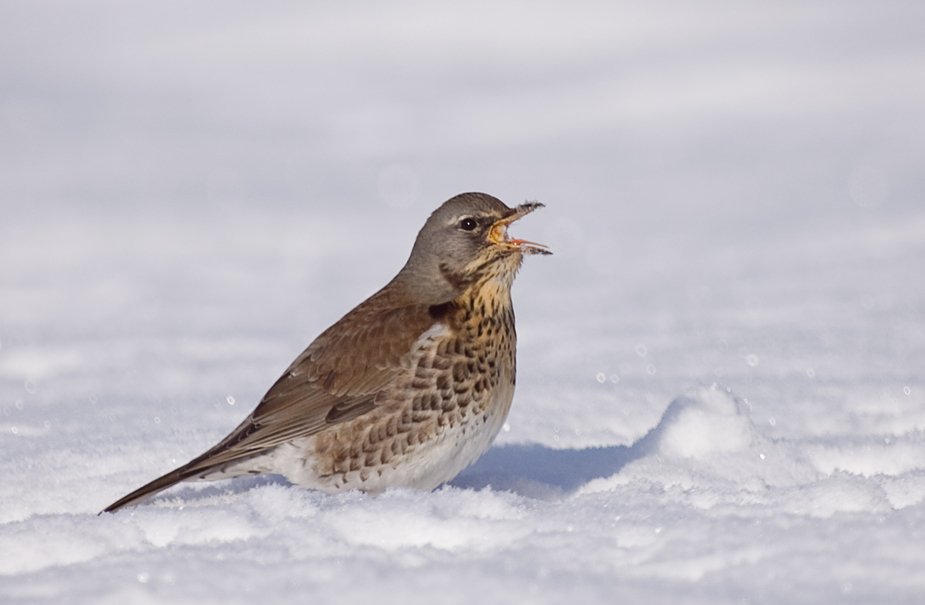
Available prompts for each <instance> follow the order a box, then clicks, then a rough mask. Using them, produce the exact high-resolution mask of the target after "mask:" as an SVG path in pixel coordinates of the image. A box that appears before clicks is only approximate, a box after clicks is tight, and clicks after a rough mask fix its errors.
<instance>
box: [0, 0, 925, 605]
mask: <svg viewBox="0 0 925 605" xmlns="http://www.w3.org/2000/svg"><path fill="white" fill-rule="evenodd" d="M922 31H925V5H923V4H922V3H921V2H912V1H909V2H890V3H878V2H823V1H814V2H801V3H789V2H786V3H785V2H774V3H772V2H768V3H748V4H744V3H737V2H701V3H686V2H667V3H658V4H653V3H648V2H637V3H629V2H620V3H616V2H600V3H590V2H586V3H574V2H573V3H570V5H569V8H564V5H561V4H553V3H545V2H512V1H508V0H504V1H493V2H486V3H478V2H468V3H466V4H465V7H462V6H461V5H458V4H442V3H434V2H431V3H414V2H396V3H389V4H386V3H372V2H369V3H339V4H336V5H334V4H331V5H329V6H323V5H320V3H298V2H264V3H244V2H198V3H186V2H175V3H170V2H158V3H147V4H144V3H108V2H83V3H79V4H74V3H67V2H62V3H45V2H4V3H3V4H2V6H0V213H2V214H0V406H2V412H0V414H2V415H0V452H2V454H3V455H2V456H0V477H2V481H0V544H2V548H0V600H2V601H3V602H4V603H101V602H110V603H136V602H137V603H182V602H189V603H213V602H215V603H219V602H220V603H225V604H228V603H249V602H253V603H256V602H278V601H282V600H283V599H286V600H289V601H292V600H296V601H297V602H316V603H322V602H360V601H366V602H368V601H371V600H375V601H376V602H385V603H388V602H401V603H473V602H479V603H510V602H520V603H557V604H558V603H563V602H576V603H577V602H582V603H585V602H601V603H613V602H626V603H705V604H715V603H788V604H792V603H869V602H889V603H915V602H920V600H921V598H922V595H923V594H925V579H923V577H925V576H923V574H922V569H925V546H923V544H925V374H923V368H925V279H923V267H925V200H923V193H925V170H923V166H925V37H923V36H922ZM463 191H485V192H487V193H490V194H493V195H495V196H498V197H500V198H501V199H503V200H505V201H506V202H507V203H508V204H509V205H514V204H517V203H521V202H523V201H524V200H538V201H541V202H543V203H545V204H546V205H547V207H546V208H545V209H543V210H541V211H540V212H537V213H536V214H534V215H531V216H530V217H529V218H527V219H524V220H523V221H522V223H518V224H517V225H516V227H515V228H514V229H512V231H513V232H514V234H515V235H516V236H518V237H522V238H525V239H530V240H534V241H539V242H542V243H545V244H548V245H549V246H550V247H551V248H552V250H553V251H554V253H555V255H554V256H552V257H531V258H528V259H527V260H526V262H525V264H524V267H523V269H522V271H521V274H520V276H519V278H518V281H517V283H516V284H515V288H514V297H515V306H516V309H517V319H518V333H519V335H520V342H519V345H520V346H519V357H518V359H519V368H518V370H519V371H518V385H517V388H518V391H517V394H516V396H515V400H514V406H513V409H512V412H511V415H510V416H509V418H508V425H507V427H506V429H505V430H504V431H502V433H501V435H500V436H499V438H498V441H497V445H496V447H495V448H494V449H492V450H491V451H490V452H489V453H488V454H486V456H485V457H483V459H482V460H481V461H480V462H478V463H477V464H476V465H475V466H473V467H472V468H470V469H469V470H467V471H466V472H464V474H463V475H462V476H460V477H459V478H457V480H456V481H454V482H453V484H452V485H450V486H447V487H444V488H441V489H440V490H437V491H436V492H434V493H420V492H411V491H405V490H395V491H390V492H387V493H386V494H384V495H382V496H380V497H379V498H376V499H372V498H369V497H367V496H365V495H362V494H358V493H350V494H344V495H340V496H324V495H321V494H318V493H313V492H309V491H305V490H301V489H298V488H294V487H291V486H289V485H288V484H287V483H286V482H285V481H284V480H282V479H280V478H277V477H268V478H259V479H248V480H236V481H231V482H227V481H226V482H219V483H211V484H210V483H200V484H186V485H183V486H180V487H178V488H174V489H173V490H171V491H168V492H165V493H164V494H162V495H160V496H158V497H156V498H155V499H153V500H151V501H150V502H149V503H147V504H144V505H142V506H139V507H137V508H133V509H127V510H125V511H122V512H120V513H118V514H115V515H104V516H96V513H97V512H99V510H100V509H101V508H103V507H104V506H106V505H107V504H109V503H110V502H112V501H113V500H115V499H116V498H118V497H120V496H122V495H124V494H125V493H127V492H128V491H130V490H132V489H134V488H136V487H138V486H140V485H141V484H143V483H145V482H147V481H149V480H150V479H152V478H154V477H156V476H158V475H160V474H162V473H164V472H166V471H168V470H171V469H172V468H174V467H175V466H177V465H179V464H182V463H183V462H185V461H187V460H188V459H190V458H191V457H193V456H195V455H197V454H199V453H200V452H201V451H203V450H205V449H206V448H208V447H209V446H211V445H212V444H213V443H215V442H216V441H217V440H218V439H220V438H221V437H222V436H224V435H225V434H226V433H227V432H228V431H229V430H231V429H232V428H233V427H234V426H235V425H237V423H238V422H239V421H240V420H241V419H243V417H244V416H245V415H246V414H247V413H248V412H249V411H250V410H251V409H252V408H253V406H254V405H256V403H257V401H259V398H260V396H261V395H262V394H263V392H264V391H265V390H266V389H267V388H268V387H269V386H270V385H271V384H272V383H273V381H274V380H275V379H276V377H277V376H278V375H279V374H280V373H281V372H282V371H283V370H284V369H285V368H286V366H287V365H288V364H289V362H290V361H291V360H292V359H293V358H294V357H295V356H296V355H297V354H298V353H299V352H300V351H301V350H302V348H304V347H305V346H306V345H307V344H308V343H309V342H310V341H311V339H312V338H314V336H316V335H317V334H318V333H319V332H320V331H321V330H323V329H324V328H325V327H327V326H328V325H330V324H331V323H332V322H334V321H336V320H337V319H338V318H339V317H340V316H341V315H342V314H343V313H345V312H346V311H348V310H349V309H350V308H351V307H352V306H353V305H355V304H357V303H358V302H360V301H361V300H362V299H363V298H364V297H366V296H368V295H369V294H371V293H372V292H374V291H375V290H376V289H378V288H379V287H381V286H382V285H384V284H385V283H386V282H387V281H388V280H389V279H390V278H391V277H392V275H394V273H395V272H397V270H398V269H399V268H400V267H401V265H402V264H403V262H404V260H405V258H406V257H407V254H408V252H409V251H410V248H411V243H412V242H413V238H414V236H415V234H416V232H417V230H418V229H419V228H420V226H421V225H422V224H423V222H424V220H425V219H426V217H427V215H428V214H429V213H430V212H431V211H432V210H433V209H434V208H436V207H437V206H438V205H439V204H440V203H442V202H443V201H444V200H445V199H447V198H449V197H451V196H452V195H455V194H457V193H460V192H463ZM669 406H670V407H669ZM647 435H648V436H647ZM488 486H490V487H488Z"/></svg>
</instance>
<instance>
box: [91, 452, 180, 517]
mask: <svg viewBox="0 0 925 605" xmlns="http://www.w3.org/2000/svg"><path fill="white" fill-rule="evenodd" d="M189 466H190V465H188V464H187V465H186V466H181V467H180V468H178V469H176V470H174V471H171V472H169V473H167V474H166V475H164V476H162V477H158V478H157V479H155V480H154V481H152V482H150V483H148V484H147V485H144V486H142V487H139V488H138V489H136V490H135V491H133V492H132V493H130V494H128V495H127V496H123V497H122V498H119V499H118V500H116V501H115V502H113V503H112V504H110V505H109V506H107V507H106V508H104V509H103V510H102V511H101V512H100V514H103V513H114V512H116V511H117V510H119V509H120V508H124V507H126V506H132V505H134V504H138V503H139V502H141V501H142V500H144V499H145V498H147V497H148V496H152V495H154V494H156V493H157V492H159V491H162V490H165V489H167V488H168V487H170V486H172V485H176V484H177V483H180V482H181V481H185V480H186V479H189V478H191V477H193V476H194V475H195V474H196V473H195V472H193V471H191V470H190V469H189Z"/></svg>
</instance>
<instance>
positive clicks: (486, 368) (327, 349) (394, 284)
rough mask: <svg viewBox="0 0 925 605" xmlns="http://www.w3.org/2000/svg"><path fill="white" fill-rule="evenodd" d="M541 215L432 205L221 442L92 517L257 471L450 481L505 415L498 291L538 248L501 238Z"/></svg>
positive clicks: (317, 481)
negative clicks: (355, 299) (380, 279)
mask: <svg viewBox="0 0 925 605" xmlns="http://www.w3.org/2000/svg"><path fill="white" fill-rule="evenodd" d="M542 206H543V204H539V203H536V202H532V203H525V204H521V205H520V206H517V207H516V208H513V209H512V208H508V207H507V206H506V205H505V204H504V203H502V202H501V201H500V200H498V199H496V198H494V197H492V196H490V195H486V194H484V193H464V194H462V195H458V196H456V197H454V198H452V199H450V200H449V201H447V202H446V203H444V204H443V205H442V206H440V207H439V208H438V209H437V210H436V211H435V212H434V213H433V214H432V215H431V216H430V218H429V219H427V222H426V223H425V224H424V227H423V228H422V229H421V231H420V233H418V236H417V239H416V240H415V242H414V247H413V248H412V250H411V256H410V257H409V258H408V262H407V263H406V264H405V266H404V267H403V268H402V270H401V271H399V272H398V275H396V276H395V278H394V279H393V280H392V281H391V282H389V283H388V285H386V286H385V287H384V288H382V289H381V290H379V291H378V292H376V293H375V294H373V295H372V296H371V297H369V298H368V299H367V300H365V301H364V302H362V303H360V305H359V306H357V307H356V308H355V309H353V310H352V311H350V312H349V313H347V314H346V315H345V316H344V317H343V318H342V319H341V320H340V321H338V322H337V323H335V324H334V325H333V326H331V327H330V328H328V329H327V330H325V331H324V332H323V333H322V334H321V335H320V336H319V337H318V338H317V339H315V341H314V342H313V343H312V344H311V345H309V347H308V348H307V349H305V351H304V352H303V353H302V354H301V355H299V357H298V358H297V359H296V360H295V361H294V362H293V363H292V365H291V366H289V369H288V370H286V372H285V373H284V374H283V375H282V377H281V378H280V379H279V380H277V381H276V384H274V385H273V386H272V387H271V388H270V390H269V391H268V392H267V394H266V395H265V396H264V397H263V399H262V400H261V401H260V404H259V405H258V406H257V408H256V409H255V410H254V411H253V412H252V413H251V414H250V416H248V417H247V419H246V420H244V422H242V423H241V424H240V425H239V426H238V427H237V428H236V429H235V430H234V431H232V432H231V434H230V435H228V436H227V437H225V438H224V439H222V441H221V442H219V443H218V444H217V445H216V446H215V447H213V448H212V449H210V450H209V451H207V452H205V453H204V454H202V455H201V456H199V457H197V458H195V459H193V460H192V461H190V462H188V463H187V464H184V465H183V466H181V467H180V468H178V469H176V470H174V471H171V472H170V473H167V474H166V475H164V476H163V477H160V478H159V479H155V480H154V481H152V482H151V483H148V484H147V485H145V486H144V487H141V488H139V489H137V490H135V491H134V492H132V493H130V494H128V495H127V496H125V497H124V498H121V499H119V500H117V501H116V502H114V503H113V504H111V505H109V506H108V507H106V509H105V511H104V512H115V511H117V510H119V509H120V508H122V507H125V506H130V505H134V504H137V503H139V502H140V501H141V500H143V499H144V498H145V497H147V496H150V495H151V494H154V493H156V492H159V491H161V490H163V489H166V488H168V487H170V486H172V485H174V484H175V483H178V482H180V481H185V480H200V479H205V480H212V479H225V478H228V477H239V476H242V475H252V474H260V473H274V474H280V475H283V476H284V477H286V478H287V479H288V480H289V481H291V482H292V483H294V484H296V485H299V486H302V487H306V488H310V489H317V490H320V491H322V492H327V493H336V492H340V491H345V490H350V489H359V490H362V491H364V492H368V493H371V494H377V493H379V492H382V491H383V490H385V489H387V488H389V487H413V488H417V489H421V490H431V489H434V488H435V487H437V486H438V485H440V484H442V483H445V482H446V481H449V480H451V479H452V478H453V477H455V476H456V475H457V474H458V473H459V472H460V471H461V470H463V469H464V468H466V467H467V466H469V465H470V464H472V463H473V462H475V460H477V459H478V458H479V456H481V455H482V454H483V453H484V452H485V451H486V450H487V449H488V448H489V447H490V446H491V444H492V441H494V439H495V436H496V435H497V434H498V431H499V430H500V429H501V427H502V425H503V424H504V420H505V418H506V417H507V413H508V410H509V409H510V406H511V399H512V397H513V395H514V382H515V346H516V334H515V332H514V309H513V307H512V306H511V284H512V283H513V281H514V276H515V275H516V274H517V270H518V269H519V268H520V264H521V262H522V261H523V257H524V255H527V254H549V251H548V250H546V247H545V246H543V245H541V244H535V243H532V242H528V241H524V240H519V239H511V238H510V237H509V236H508V233H507V228H508V226H509V225H510V224H511V223H513V222H514V221H516V220H517V219H519V218H521V217H522V216H524V215H526V214H529V213H530V212H532V211H534V210H536V209H537V208H541V207H542Z"/></svg>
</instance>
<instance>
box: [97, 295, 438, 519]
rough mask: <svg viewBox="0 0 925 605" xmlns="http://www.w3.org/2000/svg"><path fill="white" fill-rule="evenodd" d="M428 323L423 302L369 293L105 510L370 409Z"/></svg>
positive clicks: (429, 317) (430, 321) (404, 360)
mask: <svg viewBox="0 0 925 605" xmlns="http://www.w3.org/2000/svg"><path fill="white" fill-rule="evenodd" d="M434 323H435V319H434V317H433V316H431V314H430V312H429V309H428V307H427V306H421V305H411V306H403V307H399V308H394V305H393V301H390V300H388V299H387V295H386V294H385V291H380V292H379V293H377V294H375V295H373V296H372V297H371V298H370V299H368V300H366V301H365V302H364V303H362V304H360V305H359V306H358V307H356V308H355V309H354V310H353V311H351V312H350V313H348V314H347V315H345V316H344V317H343V318H342V319H341V320H340V321H338V322H337V323H335V324H334V325H333V326H331V327H330V328H328V329H327V330H325V331H324V332H323V333H322V334H321V335H320V336H319V337H318V338H317V339H315V341H314V342H313V343H312V344H311V345H309V347H308V348H307V349H305V351H304V352H303V353H302V354H301V355H299V357H298V358H297V359H296V360H295V361H294V362H293V363H292V365H290V366H289V369H288V370H286V372H285V373H284V374H283V375H282V377H280V379H279V380H277V381H276V383H275V384H274V385H273V386H272V387H271V388H270V390H269V391H268V392H267V394H266V395H264V397H263V399H262V400H261V402H260V404H259V405H258V406H257V408H256V409H255V410H254V411H253V412H252V413H251V414H250V416H248V418H247V419H246V420H245V421H244V422H242V423H241V424H240V425H238V427H237V428H236V429H235V430H233V431H232V432H231V433H230V434H229V435H228V436H227V437H225V438H224V439H222V441H220V442H219V443H218V444H216V445H215V446H214V447H212V448H211V449H209V450H208V451H207V452H205V453H203V454H202V455H201V456H198V457H196V458H195V459H193V460H191V461H190V462H188V463H187V464H185V465H183V466H182V467H180V468H178V469H176V470H174V471H172V472H170V473H168V474H166V475H164V476H163V477H160V478H158V479H156V480H154V481H152V482H151V483H149V484H147V485H145V486H144V487H141V488H139V489H138V490H136V491H134V492H132V493H131V494H128V495H127V496H125V497H124V498H122V499H120V500H118V501H116V502H115V503H113V504H112V505H110V506H109V507H108V508H106V509H105V512H114V511H116V510H118V509H119V508H122V507H123V506H128V505H130V504H134V503H136V502H138V501H140V500H141V499H143V498H145V497H146V496H148V495H151V494H153V493H156V492H158V491H160V490H162V489H165V488H167V487H170V486H171V485H173V484H175V483H178V482H180V481H183V480H185V479H189V478H192V477H196V476H200V475H203V474H206V473H207V472H208V471H209V470H211V469H215V468H218V467H221V466H224V465H227V464H229V463H232V462H235V461H239V460H243V459H246V458H250V457H252V456H255V455H258V454H260V453H262V452H265V451H267V450H270V449H272V448H274V447H276V446H277V445H280V444H282V443H285V442H287V441H290V440H292V439H295V438H298V437H307V436H309V435H313V434H315V433H317V432H319V431H321V430H322V429H324V428H326V427H329V426H332V425H335V424H339V423H341V422H346V421H348V420H351V419H353V418H356V417H358V416H361V415H363V414H365V413H366V412H368V411H370V410H372V409H373V408H374V407H375V406H376V405H377V401H379V400H381V397H382V394H383V393H385V392H386V391H387V389H388V388H389V387H390V386H391V384H392V383H393V382H394V381H395V379H396V378H397V377H398V376H399V375H400V373H401V371H402V369H403V368H404V367H405V366H404V364H405V363H406V360H407V358H408V356H410V355H411V352H412V351H411V349H412V346H413V345H414V343H415V342H416V341H417V339H418V338H419V337H420V335H421V334H422V333H424V332H425V331H426V330H427V329H428V328H430V327H431V326H432V325H433V324H434Z"/></svg>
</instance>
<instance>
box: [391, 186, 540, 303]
mask: <svg viewBox="0 0 925 605" xmlns="http://www.w3.org/2000/svg"><path fill="white" fill-rule="evenodd" d="M542 207H543V204H540V203H537V202H527V203H525V204H521V205H519V206H517V207H516V208H509V207H508V206H506V205H505V204H504V203H503V202H502V201H501V200H499V199H497V198H494V197H492V196H490V195H486V194H484V193H463V194H461V195H457V196H456V197H453V198H451V199H450V200H448V201H447V202H445V203H444V204H443V205H442V206H440V207H439V208H437V209H436V210H435V211H434V213H433V214H431V215H430V218H428V219H427V222H426V223H424V227H423V228H422V229H421V231H420V232H419V233H418V237H417V239H416V240H415V242H414V248H413V249H412V250H411V256H410V257H409V258H408V262H407V263H406V264H405V266H404V268H403V269H402V270H401V272H400V273H399V274H398V276H397V277H396V278H395V279H396V281H399V282H401V284H402V285H403V286H404V287H405V289H406V290H407V291H408V292H409V293H410V294H411V295H412V296H413V297H414V299H415V300H416V301H417V302H421V303H426V304H432V305H434V304H442V303H445V302H449V301H450V300H453V299H454V298H456V297H457V296H459V295H461V294H462V293H463V292H465V291H466V289H467V288H469V287H470V286H472V285H473V284H477V283H480V282H481V281H483V280H486V279H494V280H498V282H499V283H501V284H503V285H504V286H505V287H508V288H509V287H510V284H511V282H512V281H513V279H514V276H515V274H516V273H517V269H518V268H519V267H520V263H521V262H522V260H523V257H524V255H525V254H551V252H549V250H547V249H546V246H544V245H542V244H536V243H533V242H528V241H526V240H521V239H511V237H510V236H509V235H508V232H507V229H508V226H509V225H510V224H511V223H513V222H514V221H516V220H517V219H519V218H521V217H523V216H525V215H527V214H529V213H531V212H533V211H534V210H536V209H538V208H542Z"/></svg>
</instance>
